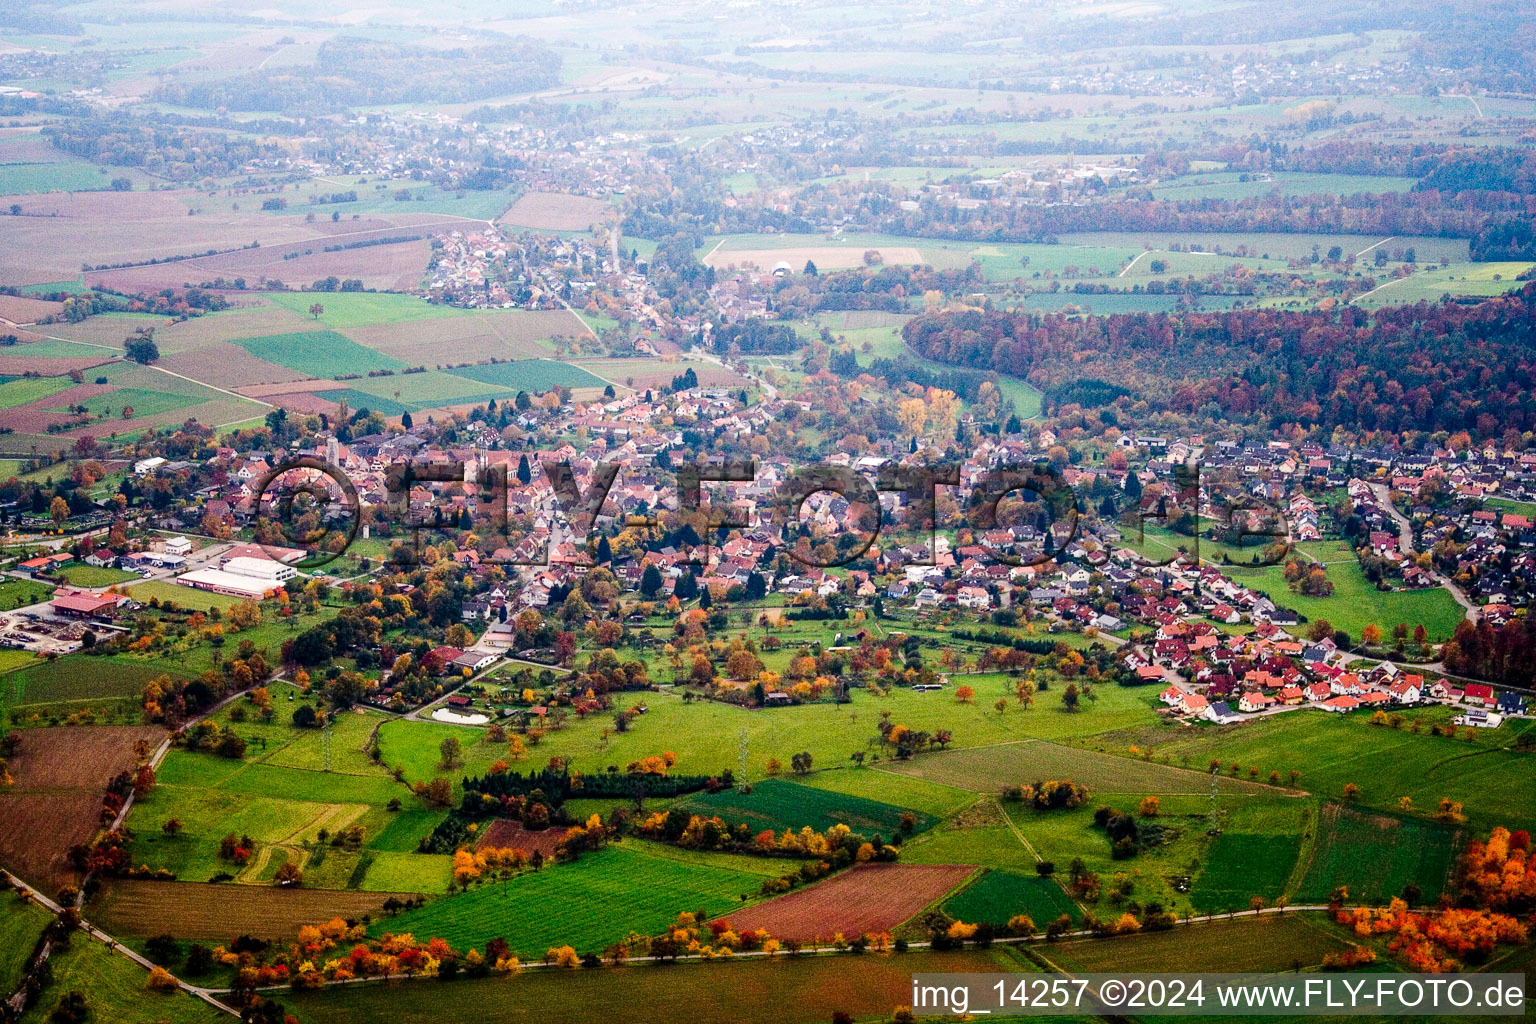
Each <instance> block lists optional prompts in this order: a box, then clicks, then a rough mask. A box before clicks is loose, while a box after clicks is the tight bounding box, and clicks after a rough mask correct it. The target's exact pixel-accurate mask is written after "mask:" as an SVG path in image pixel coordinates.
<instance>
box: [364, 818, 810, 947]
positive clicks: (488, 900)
mask: <svg viewBox="0 0 1536 1024" xmlns="http://www.w3.org/2000/svg"><path fill="white" fill-rule="evenodd" d="M787 869H788V868H787V866H786V870H787ZM761 882H762V879H761V878H760V877H759V876H758V875H755V874H747V873H745V872H741V871H733V870H730V869H728V868H722V867H713V866H710V865H707V864H703V863H687V862H681V861H677V860H673V859H671V858H667V857H654V856H649V855H647V854H646V853H644V852H641V851H639V850H632V849H630V848H629V847H628V845H627V844H619V845H616V846H612V847H610V848H608V849H606V850H602V851H599V852H597V853H591V854H587V855H585V856H583V857H582V859H581V860H579V861H577V862H575V863H574V864H559V865H553V866H550V867H547V868H545V869H544V870H543V871H538V872H530V873H525V874H523V875H521V876H519V877H517V878H515V879H512V880H511V881H509V882H506V883H502V882H493V883H486V884H484V885H482V886H480V887H478V888H475V889H472V890H470V891H469V892H467V893H463V894H461V895H458V896H452V897H449V898H447V899H442V900H435V901H433V902H431V903H429V904H427V905H426V906H425V907H421V908H419V909H416V910H411V911H407V912H405V913H403V914H400V915H399V916H398V917H395V918H392V919H389V920H385V921H376V922H375V923H374V925H373V929H372V930H373V931H374V932H375V933H376V934H382V933H384V932H411V933H412V934H414V935H416V936H418V937H426V936H438V937H442V938H444V939H447V940H448V942H449V943H450V944H451V945H453V946H454V947H456V948H460V949H463V948H467V947H471V946H473V947H481V946H484V944H485V943H486V941H487V940H489V939H493V938H496V937H497V936H503V937H505V938H506V939H507V941H508V942H510V943H511V944H512V948H513V949H514V950H515V951H516V952H518V953H519V954H520V955H524V956H525V957H534V958H541V957H542V954H543V953H544V951H545V950H546V949H548V948H550V947H551V946H560V945H571V946H575V947H576V948H577V949H578V950H579V951H582V952H587V951H600V950H601V949H602V948H603V947H604V946H607V945H609V944H611V943H613V942H617V941H618V940H620V939H622V938H623V937H624V936H626V935H628V934H629V932H630V931H632V930H633V931H639V932H642V933H644V934H655V933H657V932H660V931H662V930H663V929H664V928H665V927H666V926H667V925H668V924H670V923H671V922H672V921H674V920H676V918H677V915H678V914H679V913H681V912H682V911H685V910H689V911H691V910H703V911H704V912H705V913H706V914H707V915H709V916H715V915H719V914H724V913H727V912H729V911H730V910H731V909H732V908H734V907H738V906H741V905H742V899H741V897H742V895H744V894H745V895H747V896H749V897H751V898H753V899H756V898H757V896H758V893H759V887H760V885H761Z"/></svg>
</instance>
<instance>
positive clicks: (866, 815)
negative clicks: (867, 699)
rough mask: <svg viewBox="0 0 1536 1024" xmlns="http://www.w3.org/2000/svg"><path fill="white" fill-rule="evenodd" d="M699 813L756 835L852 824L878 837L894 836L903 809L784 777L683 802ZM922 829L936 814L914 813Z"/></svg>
mask: <svg viewBox="0 0 1536 1024" xmlns="http://www.w3.org/2000/svg"><path fill="white" fill-rule="evenodd" d="M678 806H680V807H685V808H687V809H688V810H690V811H693V812H694V813H696V814H703V815H709V816H713V815H718V816H720V817H721V818H723V819H724V820H725V822H726V823H727V824H728V825H735V824H737V823H738V822H747V823H748V824H750V825H751V826H752V830H753V831H754V832H757V831H760V830H762V829H765V828H771V829H773V830H774V831H776V832H780V831H783V830H785V829H795V830H798V829H800V828H802V827H804V826H806V825H809V826H810V827H811V828H814V829H816V830H817V831H818V832H821V831H825V830H826V829H828V828H830V827H831V826H833V825H838V824H842V825H847V826H848V827H849V828H851V829H853V831H855V832H859V833H862V834H864V835H875V834H879V835H880V836H881V837H883V838H887V839H888V838H890V837H891V836H892V835H894V834H895V833H896V831H897V827H898V826H899V825H900V819H901V815H902V813H903V811H904V808H901V807H896V806H893V805H891V804H888V803H882V802H880V801H877V800H869V799H866V798H864V797H860V796H848V795H846V794H843V793H834V792H831V791H829V790H824V789H812V788H810V787H807V786H797V785H795V784H794V783H793V782H786V781H784V780H782V779H764V780H763V781H762V782H759V783H756V784H755V785H753V787H752V792H751V793H741V792H739V791H737V790H723V791H721V792H719V793H696V794H694V795H693V796H690V797H687V798H686V799H684V800H682V801H680V803H679V804H678ZM913 813H914V814H915V815H916V817H917V829H918V830H919V831H920V830H923V829H926V828H929V827H931V826H932V825H933V824H934V822H935V821H936V820H937V819H935V818H934V817H932V816H931V815H927V814H921V813H918V812H915V811H914V812H913Z"/></svg>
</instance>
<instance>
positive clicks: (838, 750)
mask: <svg viewBox="0 0 1536 1024" xmlns="http://www.w3.org/2000/svg"><path fill="white" fill-rule="evenodd" d="M966 681H967V683H969V684H971V685H972V686H974V687H975V689H976V694H977V696H976V701H975V703H973V704H961V703H959V702H957V701H956V700H955V699H954V696H953V694H951V693H914V692H913V691H911V690H908V689H897V690H893V691H892V692H891V693H890V695H889V696H886V697H874V696H871V695H869V694H867V693H865V692H863V691H855V692H854V693H853V699H852V701H851V702H850V703H848V704H831V705H829V704H816V705H810V704H806V705H800V706H797V707H786V708H771V709H768V710H766V711H752V710H747V709H743V708H738V707H734V706H731V705H728V704H721V703H713V702H711V703H707V704H698V703H696V704H687V705H685V704H684V703H683V702H682V701H681V700H680V699H678V698H677V697H675V696H672V695H670V694H658V695H655V696H654V697H653V698H652V699H650V700H648V701H647V704H648V706H649V708H650V710H649V712H648V713H647V714H645V715H641V716H639V717H638V718H636V719H635V720H634V723H633V724H632V726H631V727H630V729H629V731H628V732H623V733H614V732H612V731H611V730H609V735H608V736H607V737H606V738H605V737H604V736H603V732H604V729H605V727H606V726H610V725H611V722H609V721H607V720H606V719H602V718H601V716H592V717H591V718H589V719H587V720H586V721H576V720H573V721H570V722H569V723H568V724H567V725H566V727H565V728H564V729H562V730H558V731H551V732H549V733H548V734H547V735H545V737H544V739H543V741H542V742H541V743H540V744H539V745H538V746H537V747H531V748H530V749H529V754H530V756H531V757H532V758H535V759H537V760H539V761H543V760H545V759H547V758H548V757H549V756H551V755H556V754H558V755H560V756H562V757H568V758H571V759H572V764H573V766H574V767H576V768H578V769H580V770H582V771H587V772H591V771H600V770H603V769H606V768H607V766H609V765H617V766H619V767H620V768H622V767H623V766H624V765H627V764H628V763H629V762H631V761H635V760H638V759H640V758H642V757H646V756H648V755H650V754H660V753H661V752H662V751H665V750H671V751H673V752H675V753H676V754H677V755H678V762H677V768H676V771H678V772H682V773H687V774H704V775H710V774H714V773H717V772H720V771H723V770H724V769H726V768H731V769H733V770H735V769H736V768H737V766H738V764H739V762H740V758H741V733H742V732H743V731H745V732H746V733H747V745H748V764H747V768H748V776H749V779H751V780H752V781H756V780H760V779H762V778H763V776H764V774H765V771H764V765H765V763H766V762H767V760H768V759H769V758H777V759H778V760H779V761H780V762H782V764H783V765H784V766H785V767H786V768H787V767H788V765H789V760H790V757H791V756H793V755H794V754H796V753H798V752H801V751H805V752H808V753H810V754H811V755H812V758H813V766H814V767H816V768H822V767H835V766H842V765H848V764H849V755H850V754H852V753H854V752H855V751H863V752H864V753H865V754H866V755H867V756H868V757H869V758H870V759H873V758H874V757H876V756H885V752H883V751H881V750H880V748H879V743H878V732H877V729H878V722H879V716H880V714H881V713H882V712H886V711H889V712H890V713H891V717H892V720H893V721H896V722H900V723H902V724H904V725H906V726H907V727H908V728H910V729H914V730H919V729H920V730H927V731H929V732H932V731H934V730H935V729H941V728H947V729H951V730H952V731H953V733H954V737H955V738H954V744H953V746H956V747H968V746H976V745H981V744H995V743H1005V742H1008V741H1011V740H1018V739H1024V738H1030V737H1040V738H1047V739H1067V738H1072V737H1080V736H1088V735H1091V734H1093V733H1096V732H1103V731H1105V730H1108V729H1112V728H1117V727H1123V726H1126V725H1131V724H1137V723H1141V724H1153V723H1155V722H1156V721H1157V716H1156V715H1155V713H1154V712H1153V711H1152V703H1153V702H1155V699H1156V695H1155V694H1148V693H1142V692H1140V691H1138V690H1137V689H1136V688H1133V687H1118V686H1100V687H1096V688H1095V689H1094V699H1093V700H1089V701H1085V702H1084V703H1083V705H1082V707H1083V708H1084V709H1085V710H1083V711H1081V712H1078V713H1076V714H1069V713H1067V712H1065V711H1063V710H1061V706H1060V704H1059V703H1058V702H1057V700H1056V699H1055V697H1054V692H1053V693H1050V694H1043V695H1041V697H1040V698H1039V699H1038V700H1037V702H1036V705H1035V706H1034V707H1033V708H1030V709H1028V710H1020V709H1019V708H1018V707H1017V706H1016V705H1015V706H1013V707H1010V708H1009V709H1008V710H1007V711H1006V712H1005V713H1003V714H1001V715H1000V714H998V713H997V712H996V711H994V710H993V709H992V707H991V704H992V701H993V700H995V699H996V697H997V696H1002V695H1007V696H1009V697H1011V696H1012V694H1013V688H1012V685H1011V683H1010V681H1009V679H1008V677H1007V676H1004V675H978V676H970V677H967V679H966ZM447 736H457V737H459V738H461V739H462V740H463V743H464V748H465V749H464V756H465V761H466V767H465V768H464V770H463V771H464V773H465V774H470V775H474V774H480V773H483V772H484V771H485V770H486V769H487V768H489V767H490V766H491V764H493V763H494V762H496V761H497V760H500V759H502V758H504V757H505V756H506V748H505V747H504V746H501V745H496V744H488V743H482V742H478V735H477V731H471V730H466V729H464V728H461V727H458V726H451V725H444V724H441V723H435V722H431V723H428V722H399V721H394V722H386V723H385V724H384V726H383V727H382V730H381V737H382V740H383V747H384V751H385V754H384V758H385V761H386V762H387V763H388V764H391V765H395V764H400V765H404V766H405V769H406V777H407V778H409V779H411V780H413V781H415V780H418V779H420V780H430V779H431V778H432V777H433V776H434V775H436V774H438V771H437V763H438V761H439V754H438V749H437V745H438V744H439V743H440V742H442V740H443V739H444V737H447ZM1040 753H1041V754H1042V756H1043V753H1044V751H1041V752H1040ZM953 756H954V755H953V754H933V755H927V754H925V755H923V756H922V757H920V758H919V759H917V760H916V761H913V762H911V763H910V765H900V766H897V770H899V771H901V772H902V773H903V774H907V775H910V776H913V777H915V778H918V779H926V780H928V781H932V782H937V783H940V784H941V785H947V786H949V787H951V788H960V789H975V788H976V787H975V786H974V785H973V784H972V781H971V780H970V779H968V778H967V777H965V774H964V772H958V773H953V774H951V773H946V774H945V775H944V777H940V776H939V775H936V774H934V775H930V774H927V773H926V770H925V768H926V766H938V765H940V764H942V763H943V761H944V759H945V758H951V757H953ZM866 763H873V761H872V760H870V761H867V762H866ZM884 763H888V762H885V761H882V764H884ZM1111 765H1112V766H1113V767H1115V770H1116V771H1117V772H1118V771H1120V769H1119V767H1118V762H1111ZM1154 767H1155V766H1154ZM909 768H918V769H921V770H919V771H910V770H908V769H909ZM1164 770H1165V771H1173V770H1172V769H1164ZM838 774H840V775H841V774H848V773H838ZM1175 774H1178V773H1175ZM1010 775H1011V773H1010ZM1008 781H1015V780H1014V779H1012V778H1011V777H1010V778H1008ZM1199 784H1202V785H1203V784H1205V783H1203V782H1201V783H1199ZM870 785H871V786H872V787H874V786H876V784H875V782H874V780H871V782H870ZM982 789H983V791H986V792H991V791H992V790H993V787H992V785H991V784H990V783H988V784H987V785H985V786H984V787H982ZM858 795H861V796H868V797H871V798H873V799H881V798H882V797H881V792H880V790H879V789H878V787H876V788H871V789H869V790H868V791H867V792H866V791H862V790H860V791H859V793H858Z"/></svg>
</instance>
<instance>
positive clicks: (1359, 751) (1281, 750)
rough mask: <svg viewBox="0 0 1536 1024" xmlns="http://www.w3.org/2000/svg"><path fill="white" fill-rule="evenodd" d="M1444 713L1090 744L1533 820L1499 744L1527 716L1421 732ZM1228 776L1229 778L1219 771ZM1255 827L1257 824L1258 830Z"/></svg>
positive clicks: (1496, 819) (1366, 800) (1322, 789)
mask: <svg viewBox="0 0 1536 1024" xmlns="http://www.w3.org/2000/svg"><path fill="white" fill-rule="evenodd" d="M1453 714H1454V712H1453V711H1452V710H1451V709H1449V708H1442V707H1435V708H1428V709H1424V710H1419V711H1411V712H1407V713H1406V717H1407V719H1408V722H1409V723H1411V722H1412V721H1413V720H1414V719H1418V720H1420V722H1421V727H1422V729H1423V731H1422V732H1420V733H1417V734H1416V733H1413V732H1412V731H1411V730H1410V729H1409V728H1408V727H1406V726H1405V727H1404V728H1402V729H1389V728H1383V727H1379V726H1373V725H1371V724H1370V723H1369V721H1368V720H1367V718H1366V716H1364V715H1330V714H1325V713H1322V712H1314V711H1300V712H1296V713H1293V714H1285V715H1276V716H1271V717H1268V718H1262V719H1258V720H1256V721H1251V722H1244V723H1241V724H1238V725H1232V726H1223V727H1220V728H1214V727H1209V728H1197V729H1173V728H1163V727H1158V728H1153V729H1140V730H1127V731H1125V732H1121V733H1115V734H1110V735H1105V736H1102V737H1095V739H1094V743H1095V745H1096V746H1098V745H1101V744H1102V745H1105V746H1106V747H1107V748H1113V749H1120V750H1124V749H1126V748H1127V747H1128V746H1130V745H1136V746H1138V747H1140V748H1142V749H1147V748H1149V747H1150V748H1154V749H1155V750H1156V752H1157V754H1158V756H1159V757H1163V756H1167V757H1171V758H1173V759H1174V760H1175V761H1185V760H1187V761H1188V762H1189V763H1190V764H1193V765H1197V766H1201V767H1203V766H1204V765H1205V764H1206V763H1207V762H1208V761H1209V760H1211V759H1215V760H1219V761H1220V762H1221V764H1222V765H1223V774H1224V776H1225V772H1226V768H1225V766H1226V765H1228V764H1230V763H1231V762H1233V761H1236V762H1238V763H1239V764H1240V765H1241V766H1243V769H1244V772H1245V774H1246V769H1247V767H1248V766H1250V765H1252V766H1255V767H1257V768H1258V769H1259V778H1261V779H1263V778H1266V777H1268V775H1269V772H1270V771H1278V772H1280V773H1281V774H1282V775H1286V774H1287V773H1289V772H1290V771H1291V770H1292V769H1295V770H1297V771H1299V772H1301V778H1300V780H1299V781H1298V783H1297V785H1299V786H1300V787H1302V788H1303V789H1306V790H1308V791H1310V792H1313V793H1317V794H1319V795H1321V796H1324V797H1327V798H1329V799H1334V800H1337V799H1342V797H1343V792H1344V787H1345V785H1347V784H1349V783H1354V784H1355V785H1357V786H1359V787H1360V803H1361V804H1362V805H1364V806H1368V807H1375V808H1381V809H1388V808H1392V809H1395V808H1396V807H1397V806H1398V800H1399V799H1400V798H1401V797H1404V796H1407V797H1411V798H1412V800H1413V804H1414V807H1415V809H1416V810H1417V811H1418V812H1419V813H1428V812H1429V811H1431V810H1433V809H1434V807H1435V806H1436V805H1437V804H1438V803H1439V802H1440V799H1441V797H1449V798H1450V799H1452V800H1456V801H1459V802H1461V803H1463V804H1465V806H1466V812H1467V815H1468V817H1469V818H1470V820H1471V822H1472V824H1473V827H1474V828H1477V829H1482V830H1486V829H1488V828H1492V827H1493V826H1495V825H1507V824H1508V823H1509V822H1523V821H1531V820H1533V819H1536V791H1533V790H1532V789H1531V787H1529V786H1514V785H1510V784H1509V781H1510V780H1511V779H1514V778H1518V777H1521V775H1522V773H1523V772H1524V771H1525V770H1526V768H1525V761H1524V760H1523V759H1522V755H1519V754H1516V753H1515V752H1514V751H1513V750H1511V749H1509V748H1510V747H1511V746H1512V745H1513V743H1514V742H1515V739H1516V737H1517V736H1518V734H1519V733H1520V732H1522V731H1525V730H1527V729H1530V728H1536V726H1533V725H1532V723H1529V722H1521V723H1517V724H1511V723H1506V724H1505V725H1504V726H1503V727H1502V728H1499V729H1477V730H1472V731H1473V732H1474V733H1476V735H1474V736H1473V737H1472V739H1471V740H1470V741H1469V740H1467V739H1461V738H1458V739H1452V738H1449V737H1445V736H1431V735H1429V725H1430V724H1431V723H1437V722H1438V723H1444V722H1449V721H1450V718H1451V717H1452V715H1453ZM1229 781H1230V780H1229ZM1260 831H1263V830H1260Z"/></svg>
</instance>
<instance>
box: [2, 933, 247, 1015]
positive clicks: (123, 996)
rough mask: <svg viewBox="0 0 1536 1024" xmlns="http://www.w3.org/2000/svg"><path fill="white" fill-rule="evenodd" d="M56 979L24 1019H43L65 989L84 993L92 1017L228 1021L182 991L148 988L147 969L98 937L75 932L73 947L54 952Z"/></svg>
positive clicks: (51, 960)
mask: <svg viewBox="0 0 1536 1024" xmlns="http://www.w3.org/2000/svg"><path fill="white" fill-rule="evenodd" d="M49 963H50V964H51V965H52V967H53V982H52V984H50V985H49V986H48V987H47V988H46V989H45V990H44V991H43V994H42V997H41V998H40V1000H39V1001H38V1004H37V1006H35V1007H34V1008H33V1009H32V1010H30V1011H29V1012H28V1013H27V1014H26V1015H25V1016H24V1017H22V1020H23V1021H26V1022H28V1024H34V1022H35V1024H41V1022H42V1021H46V1020H47V1019H48V1015H49V1013H50V1012H51V1011H52V1009H53V1007H54V1006H55V1005H56V1004H57V1003H58V1001H59V998H60V997H61V996H63V995H64V994H65V993H67V992H80V993H81V994H83V995H84V996H85V1002H86V1005H87V1006H88V1007H89V1008H90V1011H91V1015H90V1017H89V1018H88V1019H89V1020H91V1021H101V1022H106V1021H111V1022H113V1024H213V1022H215V1021H221V1020H228V1019H229V1017H228V1015H226V1014H223V1013H221V1012H219V1011H218V1010H215V1009H213V1008H212V1007H211V1006H208V1005H207V1004H206V1003H203V1002H201V1001H199V1000H197V999H194V998H193V997H192V996H190V995H188V994H186V993H185V992H182V991H179V990H178V991H176V992H170V993H160V992H150V991H148V990H147V989H146V988H145V981H146V979H147V978H148V976H149V975H148V972H147V971H145V970H144V968H142V967H140V966H139V965H138V964H136V963H134V962H133V961H132V960H129V959H128V958H127V957H125V956H122V955H120V954H114V953H111V952H108V950H107V948H106V947H105V946H103V945H102V944H101V943H99V942H92V941H88V940H87V939H86V938H85V937H84V936H82V935H79V934H76V935H75V936H74V938H73V939H71V940H70V944H69V948H68V949H65V950H59V951H55V953H54V954H53V956H51V957H50V958H49Z"/></svg>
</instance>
